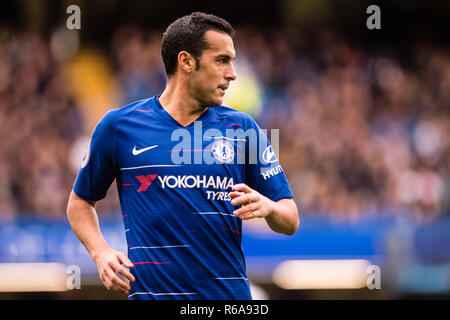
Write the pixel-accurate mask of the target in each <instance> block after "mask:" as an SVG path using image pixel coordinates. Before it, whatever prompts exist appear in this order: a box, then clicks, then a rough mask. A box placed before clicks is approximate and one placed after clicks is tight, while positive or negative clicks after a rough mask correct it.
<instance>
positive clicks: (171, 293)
mask: <svg viewBox="0 0 450 320" xmlns="http://www.w3.org/2000/svg"><path fill="white" fill-rule="evenodd" d="M135 294H150V295H152V296H164V295H170V296H176V295H191V294H197V292H161V293H154V292H135V293H133V294H130V295H129V296H128V298H131V297H132V296H134V295H135Z"/></svg>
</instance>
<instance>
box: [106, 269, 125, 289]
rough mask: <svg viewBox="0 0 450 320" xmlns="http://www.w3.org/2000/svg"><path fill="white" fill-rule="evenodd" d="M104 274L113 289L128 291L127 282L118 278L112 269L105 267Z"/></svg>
mask: <svg viewBox="0 0 450 320" xmlns="http://www.w3.org/2000/svg"><path fill="white" fill-rule="evenodd" d="M106 275H107V277H108V278H109V280H110V281H111V283H112V286H113V289H117V291H124V292H128V290H130V286H129V284H128V283H126V282H125V281H123V280H122V279H120V278H119V276H118V275H117V274H116V273H115V272H114V271H113V269H106Z"/></svg>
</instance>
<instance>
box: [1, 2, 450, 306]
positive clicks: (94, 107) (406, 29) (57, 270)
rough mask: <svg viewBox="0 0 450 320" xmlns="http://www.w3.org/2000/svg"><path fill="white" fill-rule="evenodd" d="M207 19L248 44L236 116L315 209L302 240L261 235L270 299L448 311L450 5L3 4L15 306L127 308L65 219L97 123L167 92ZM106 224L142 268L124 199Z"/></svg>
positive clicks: (261, 274) (303, 202)
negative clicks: (168, 35)
mask: <svg viewBox="0 0 450 320" xmlns="http://www.w3.org/2000/svg"><path fill="white" fill-rule="evenodd" d="M72 4H76V5H78V6H79V7H80V8H81V30H68V29H67V27H66V19H67V18H68V17H69V14H67V13H66V8H67V7H68V6H69V5H72ZM371 4H378V5H379V6H380V8H381V27H382V28H381V30H368V29H367V28H366V19H367V18H368V16H369V14H367V13H366V8H367V7H368V6H369V5H371ZM196 10H200V11H205V12H209V13H213V14H217V15H219V16H222V17H224V18H226V19H227V20H228V21H230V23H231V24H232V25H233V26H234V27H235V28H236V30H237V34H236V38H235V47H236V50H237V55H238V58H237V60H236V69H237V72H238V80H237V81H236V83H235V84H234V85H233V86H232V88H231V90H230V93H229V94H228V96H227V97H226V98H227V101H226V102H227V104H228V105H230V106H232V107H236V108H240V109H241V110H243V111H245V112H248V113H249V114H251V115H252V116H254V117H255V118H256V119H257V120H258V122H259V123H260V125H261V127H262V128H266V129H269V130H270V129H274V128H279V129H280V154H279V157H280V160H281V163H282V165H283V168H284V171H285V172H286V174H287V176H288V179H289V181H290V184H291V188H292V189H293V192H294V194H295V197H296V201H297V203H298V205H299V209H300V221H301V226H300V228H299V230H298V232H297V233H296V234H295V235H294V236H292V237H288V236H282V235H277V234H275V233H273V232H270V231H269V230H268V227H267V226H266V225H265V224H264V222H263V221H252V222H249V223H245V225H244V233H243V248H244V251H245V254H246V257H247V269H248V276H249V279H250V280H251V281H252V284H253V285H254V287H253V290H254V293H255V297H256V298H260V299H263V298H267V299H330V298H331V299H401V298H436V297H437V298H449V297H450V249H449V248H450V215H449V213H450V54H449V42H448V41H447V40H446V37H445V34H447V33H448V30H449V23H448V21H449V19H448V18H449V16H450V15H449V13H450V4H449V3H448V2H444V1H440V2H430V1H396V2H388V1H385V2H380V1H377V2H371V1H350V0H342V1H331V0H315V1H312V0H311V1H308V0H284V1H274V0H271V1H254V0H251V1H227V2H213V1H201V2H197V3H196V4H191V3H190V4H189V5H187V4H184V2H181V1H174V0H166V1H162V2H160V1H137V0H128V1H121V0H95V1H87V0H85V1H75V0H74V1H58V2H56V1H50V0H41V1H37V0H20V1H2V2H1V4H0V150H1V157H0V299H29V298H31V299H126V297H124V296H122V295H119V294H116V293H113V292H108V291H107V290H106V289H104V288H103V287H102V286H101V283H100V281H99V279H98V275H97V269H96V266H95V264H94V263H93V262H92V260H91V258H90V256H89V255H88V254H87V252H86V250H85V249H84V247H83V246H82V245H81V243H80V242H79V241H78V240H77V238H76V237H75V235H74V234H73V232H72V230H71V229H70V226H69V224H68V222H67V220H66V216H65V207H66V202H67V199H68V195H69V192H70V189H71V186H72V183H73V181H74V178H75V175H76V173H77V170H78V168H79V164H80V161H81V156H82V154H83V151H84V148H85V147H86V146H87V144H88V142H89V137H90V134H91V132H92V130H93V128H94V126H95V124H96V123H97V121H98V120H99V119H100V117H101V116H102V115H103V114H104V113H105V112H106V111H107V110H109V109H111V108H115V107H119V106H121V105H124V104H127V103H129V102H131V101H134V100H137V99H142V98H146V97H150V96H153V95H155V94H159V93H160V92H161V91H162V89H163V88H164V84H165V76H164V69H163V65H162V61H161V58H160V53H159V50H160V41H161V35H162V32H163V30H164V29H165V27H166V26H167V25H168V24H169V23H170V22H171V21H173V20H174V19H176V18H177V17H180V16H182V15H184V14H188V13H190V12H192V11H196ZM445 30H447V31H445ZM269 132H270V131H269ZM97 208H98V213H99V217H100V221H101V227H102V230H103V232H104V235H105V238H106V239H107V241H108V242H109V244H110V245H111V246H112V247H113V248H115V249H118V250H123V251H126V244H125V237H124V230H123V223H122V220H121V219H122V217H121V213H120V209H119V202H118V199H117V192H116V189H115V186H113V187H112V188H111V189H110V191H109V193H108V197H107V198H106V199H105V200H104V201H102V202H100V203H99V205H98V207H97ZM71 265H76V266H79V267H80V271H81V289H79V290H77V289H73V290H68V289H67V287H66V280H67V278H68V277H69V276H70V274H68V273H66V272H67V271H69V270H68V269H67V267H68V266H71ZM370 265H376V266H378V267H379V270H380V271H381V276H380V279H381V289H372V290H371V289H369V288H367V286H366V285H367V282H368V281H369V282H370V278H369V277H370V276H371V273H370V270H373V269H370V268H368V267H369V266H370Z"/></svg>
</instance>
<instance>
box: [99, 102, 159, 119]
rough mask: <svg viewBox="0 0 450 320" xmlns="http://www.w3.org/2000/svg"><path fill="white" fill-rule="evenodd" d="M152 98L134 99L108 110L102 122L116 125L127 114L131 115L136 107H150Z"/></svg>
mask: <svg viewBox="0 0 450 320" xmlns="http://www.w3.org/2000/svg"><path fill="white" fill-rule="evenodd" d="M153 98H154V97H152V98H147V99H142V100H137V101H133V102H131V103H129V104H127V105H124V106H121V107H118V108H113V109H110V110H108V111H107V112H106V113H105V115H104V116H103V118H102V119H101V122H106V123H108V124H110V125H113V126H116V125H118V123H119V122H120V121H121V120H122V119H124V118H125V117H126V116H127V115H129V114H130V113H131V112H133V111H134V110H136V109H138V110H139V109H140V108H141V109H148V108H149V103H150V102H151V100H152V99H153Z"/></svg>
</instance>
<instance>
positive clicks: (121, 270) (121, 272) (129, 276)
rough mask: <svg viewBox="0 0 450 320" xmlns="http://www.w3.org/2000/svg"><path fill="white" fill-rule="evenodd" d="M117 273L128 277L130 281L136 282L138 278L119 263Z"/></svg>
mask: <svg viewBox="0 0 450 320" xmlns="http://www.w3.org/2000/svg"><path fill="white" fill-rule="evenodd" d="M115 271H116V272H117V273H119V274H121V275H122V276H124V277H125V278H127V279H128V280H129V281H131V282H134V281H135V280H136V279H135V278H134V276H133V275H132V274H131V273H130V272H129V271H128V270H127V269H125V268H123V267H122V266H120V265H119V267H118V269H116V270H115Z"/></svg>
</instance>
